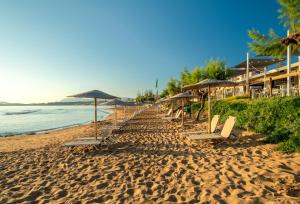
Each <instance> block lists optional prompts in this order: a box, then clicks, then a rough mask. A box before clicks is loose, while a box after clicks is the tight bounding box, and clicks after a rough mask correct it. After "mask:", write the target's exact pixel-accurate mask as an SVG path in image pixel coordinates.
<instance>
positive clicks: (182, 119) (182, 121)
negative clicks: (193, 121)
mask: <svg viewBox="0 0 300 204" xmlns="http://www.w3.org/2000/svg"><path fill="white" fill-rule="evenodd" d="M183 100H184V99H183V98H182V99H181V105H182V107H181V109H182V114H181V126H182V128H183V123H184V118H183V116H184V102H183Z"/></svg>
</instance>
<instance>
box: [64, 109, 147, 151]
mask: <svg viewBox="0 0 300 204" xmlns="http://www.w3.org/2000/svg"><path fill="white" fill-rule="evenodd" d="M147 108H149V106H147V107H144V108H141V109H140V110H138V111H135V112H134V113H133V114H132V115H131V116H129V117H127V118H125V119H124V120H121V121H116V123H115V124H113V125H110V126H105V127H102V128H101V132H102V134H101V135H100V136H98V137H97V139H95V137H82V138H77V139H75V140H73V141H70V142H67V143H65V146H78V145H108V144H110V143H112V142H113V140H114V136H115V134H114V133H115V132H116V131H118V130H120V129H121V128H122V127H124V126H125V125H126V123H127V122H129V121H130V120H131V119H132V118H134V117H136V116H137V115H139V114H141V113H142V112H143V111H144V110H146V109H147Z"/></svg>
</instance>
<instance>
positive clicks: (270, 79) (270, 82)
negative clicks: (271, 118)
mask: <svg viewBox="0 0 300 204" xmlns="http://www.w3.org/2000/svg"><path fill="white" fill-rule="evenodd" d="M269 84H270V89H269V90H270V97H272V77H270V78H269Z"/></svg>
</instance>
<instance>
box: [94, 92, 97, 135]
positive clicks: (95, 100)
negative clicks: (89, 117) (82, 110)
mask: <svg viewBox="0 0 300 204" xmlns="http://www.w3.org/2000/svg"><path fill="white" fill-rule="evenodd" d="M94 102H95V122H94V123H95V124H94V125H95V137H96V140H97V98H94Z"/></svg>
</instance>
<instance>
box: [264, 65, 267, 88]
mask: <svg viewBox="0 0 300 204" xmlns="http://www.w3.org/2000/svg"><path fill="white" fill-rule="evenodd" d="M266 78H267V67H264V91H265V90H266V88H267V84H266V83H267V81H266Z"/></svg>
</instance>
